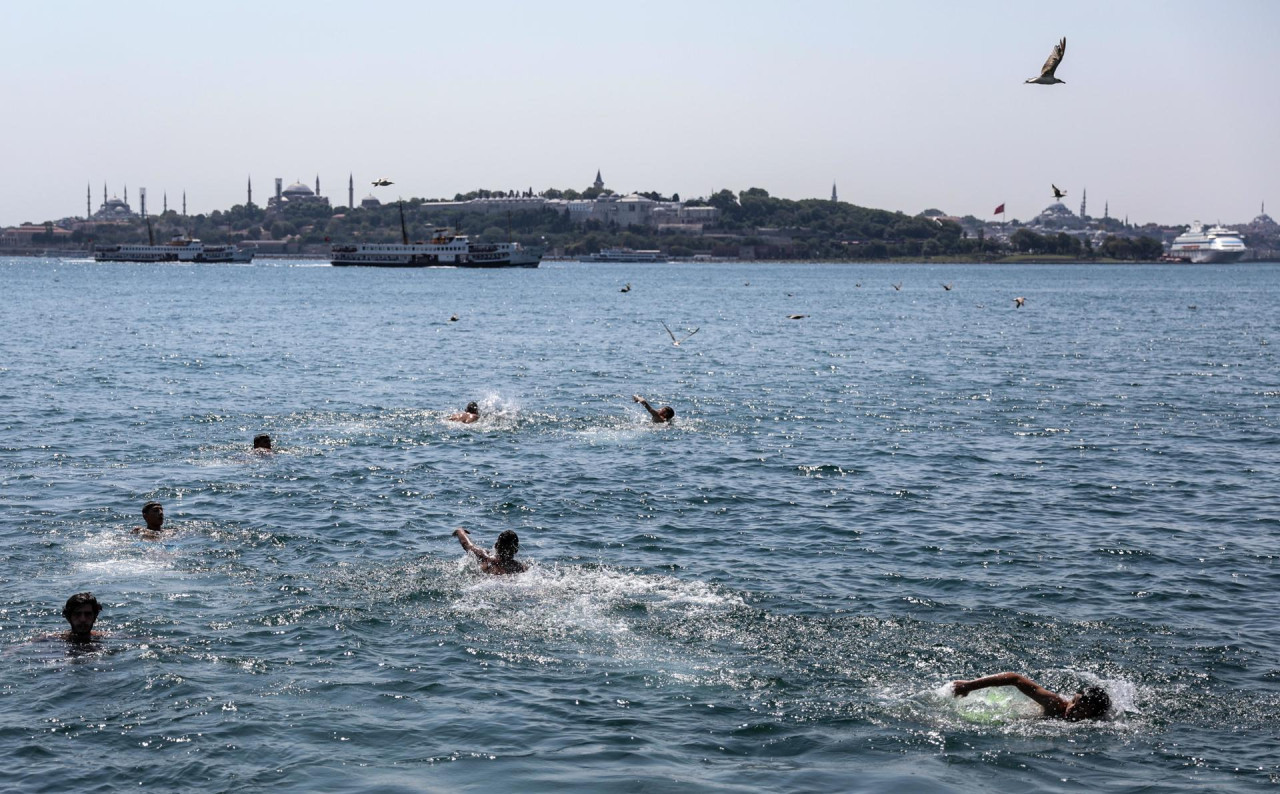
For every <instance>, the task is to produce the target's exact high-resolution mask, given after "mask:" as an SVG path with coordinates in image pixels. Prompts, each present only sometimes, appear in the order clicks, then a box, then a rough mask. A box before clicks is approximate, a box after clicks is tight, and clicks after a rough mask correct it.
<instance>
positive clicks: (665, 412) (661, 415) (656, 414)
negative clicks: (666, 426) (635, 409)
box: [631, 394, 676, 422]
mask: <svg viewBox="0 0 1280 794" xmlns="http://www.w3.org/2000/svg"><path fill="white" fill-rule="evenodd" d="M631 399H632V400H635V401H636V402H638V403H640V404H641V405H643V406H644V409H645V410H646V411H648V412H649V416H650V417H652V418H653V421H655V422H670V421H671V420H672V419H674V418H675V415H676V411H675V409H674V408H672V407H671V406H670V405H665V406H663V407H662V408H660V409H658V410H657V411H655V410H653V406H652V405H650V404H649V401H648V400H646V399H645V398H643V397H641V396H640V395H638V394H633V395H631Z"/></svg>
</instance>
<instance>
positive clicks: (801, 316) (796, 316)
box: [787, 314, 809, 320]
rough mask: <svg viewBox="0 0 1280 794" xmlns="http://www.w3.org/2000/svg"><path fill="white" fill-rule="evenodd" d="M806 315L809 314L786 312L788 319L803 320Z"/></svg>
mask: <svg viewBox="0 0 1280 794" xmlns="http://www.w3.org/2000/svg"><path fill="white" fill-rule="evenodd" d="M808 316H809V315H807V314H788V315H787V319H788V320H803V319H804V318H806V317H808Z"/></svg>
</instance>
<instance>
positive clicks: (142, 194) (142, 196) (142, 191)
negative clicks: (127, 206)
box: [138, 187, 147, 218]
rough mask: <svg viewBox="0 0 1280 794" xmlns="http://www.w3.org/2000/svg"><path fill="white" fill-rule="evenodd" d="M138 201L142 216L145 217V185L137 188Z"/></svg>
mask: <svg viewBox="0 0 1280 794" xmlns="http://www.w3.org/2000/svg"><path fill="white" fill-rule="evenodd" d="M138 201H139V202H140V205H141V212H142V217H144V218H145V217H147V189H146V188H145V187H140V188H138Z"/></svg>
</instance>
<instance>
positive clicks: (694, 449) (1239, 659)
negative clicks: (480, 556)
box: [0, 260, 1280, 792]
mask: <svg viewBox="0 0 1280 794" xmlns="http://www.w3.org/2000/svg"><path fill="white" fill-rule="evenodd" d="M1278 276H1280V270H1277V269H1276V268H1275V267H1274V266H1268V265H1236V266H1223V267H1211V266H1202V267H1152V266H1144V267H1128V268H1122V267H1043V266H1040V267H1035V266H1025V267H1023V266H1019V267H974V266H967V267H963V266H925V265H917V266H904V267H894V266H864V267H856V266H809V265H772V264H771V265H763V264H761V265H756V264H742V265H716V266H653V265H625V266H595V267H591V266H585V265H578V264H558V263H548V264H546V265H544V266H543V267H542V268H540V269H538V270H533V271H514V270H513V271H506V272H488V273H486V272H469V271H460V270H428V271H409V272H396V271H381V270H353V269H335V268H329V267H315V266H300V265H297V264H292V265H286V264H280V263H276V264H272V263H261V264H255V265H253V266H250V267H226V266H207V267H181V266H146V265H138V266H131V265H96V264H94V263H89V262H65V261H53V260H44V261H42V260H0V312H2V314H0V539H2V540H3V543H4V547H5V549H6V552H7V555H6V556H7V563H6V564H5V565H4V567H3V569H2V573H0V577H2V581H3V588H2V590H0V653H2V654H3V657H2V658H3V664H0V706H2V708H0V753H2V754H3V755H4V757H5V758H7V759H8V763H7V764H6V765H5V767H4V769H2V770H0V787H3V788H5V789H13V790H23V791H70V790H75V791H102V792H113V791H124V790H137V789H139V788H140V787H141V788H142V789H143V790H209V791H227V790H237V791H244V790H249V791H254V790H268V789H270V790H274V791H299V792H301V791H316V790H323V791H352V792H355V791H370V790H378V791H417V790H455V789H493V788H495V787H502V788H506V789H509V790H522V791H537V790H548V791H550V790H555V791H561V790H575V789H576V790H581V791H609V790H626V791H639V790H644V791H690V790H693V791H696V790H707V791H748V790H759V789H777V790H787V791H829V790H867V791H897V790H908V789H909V790H913V791H968V790H974V789H982V790H998V791H1026V790H1032V789H1034V790H1040V791H1051V790H1064V791H1078V790H1096V789H1104V788H1105V789H1107V790H1112V791H1127V790H1132V791H1138V790H1142V791H1151V790H1160V791H1178V790H1181V791H1202V790H1207V789H1213V790H1227V789H1239V790H1246V789H1252V788H1256V787H1260V786H1266V785H1268V784H1274V783H1276V782H1278V781H1280V748H1278V747H1277V743H1276V725H1277V718H1278V717H1280V659H1278V654H1277V643H1276V637H1277V634H1278V632H1280V617H1278V616H1277V613H1276V609H1275V603H1276V599H1277V595H1278V594H1280V566H1278V563H1277V559H1278V557H1280V546H1278V545H1277V539H1278V538H1280V434H1278V432H1277V430H1278V428H1277V423H1278V420H1277V412H1276V407H1277V403H1280V377H1277V373H1278V372H1280V366H1278V365H1277V360H1276V358H1277V357H1276V352H1277V351H1278V350H1280V319H1278V316H1277V314H1276V312H1275V306H1276V305H1277V299H1280V278H1278ZM628 282H629V283H631V284H632V287H633V288H632V290H631V291H630V292H628V293H625V294H624V293H621V292H619V289H620V288H621V287H622V285H623V284H624V283H628ZM896 282H902V284H903V286H902V290H901V291H900V292H899V291H895V290H894V289H893V288H892V286H891V285H892V284H893V283H896ZM942 282H954V284H955V288H954V289H953V290H951V291H944V290H943V289H942V288H941V286H940V284H941V283H942ZM1018 295H1021V296H1025V297H1026V298H1027V304H1026V307H1025V308H1023V309H1021V310H1017V309H1015V308H1014V307H1013V300H1012V299H1013V297H1014V296H1018ZM454 314H456V315H457V316H458V318H459V319H458V320H457V321H456V322H451V321H450V319H449V318H450V316H451V315H454ZM790 314H804V315H808V316H807V317H806V318H805V319H802V320H788V319H787V315H790ZM661 322H666V323H667V324H668V325H669V326H671V328H672V329H673V330H676V331H677V332H678V329H681V328H683V329H692V328H693V327H698V328H700V330H699V332H698V333H697V334H696V335H694V336H693V337H691V338H690V339H689V340H688V341H686V342H684V343H683V344H682V345H681V346H679V347H674V346H672V344H671V343H670V340H669V339H668V337H667V335H666V332H665V331H663V329H662V326H661V324H660V323H661ZM633 393H642V394H644V395H646V396H648V397H649V398H650V399H651V400H652V401H654V402H655V403H657V404H663V405H666V404H670V405H672V406H674V408H675V410H676V412H677V418H676V421H675V423H674V425H673V426H671V427H661V426H654V425H652V424H651V423H650V422H649V421H648V420H647V417H646V416H645V415H644V414H643V413H642V411H641V410H640V409H639V408H638V407H637V406H636V405H634V404H633V403H632V402H631V399H630V396H631V395H632V394H633ZM469 400H477V401H478V402H479V403H480V405H481V407H482V410H483V412H484V415H485V416H484V418H483V419H482V420H481V421H480V422H478V423H476V424H474V425H470V426H462V425H457V424H454V423H450V422H447V421H446V420H445V417H446V416H447V415H448V414H450V413H452V412H454V411H457V410H459V409H461V407H462V406H463V405H464V404H465V403H466V402H468V401H469ZM257 432H269V433H271V434H272V436H273V437H274V438H275V439H276V441H277V444H278V446H279V448H280V450H279V452H278V453H277V454H275V455H272V456H269V457H254V456H251V455H249V454H248V453H247V451H246V450H247V447H248V444H249V441H250V439H251V437H252V436H253V434H255V433H257ZM151 499H156V500H160V501H162V502H163V503H164V504H165V506H166V511H167V514H168V524H167V526H168V527H169V531H168V532H166V535H165V537H164V539H163V540H160V541H146V540H141V539H139V538H138V537H137V536H135V535H132V534H130V533H129V530H130V529H131V528H132V527H134V526H137V525H138V524H140V523H141V520H140V519H141V517H140V515H139V509H140V507H141V505H142V503H143V502H145V501H147V500H151ZM456 526H466V527H468V528H470V529H471V530H472V532H473V535H474V537H475V539H476V540H477V541H478V542H480V543H482V544H490V543H492V541H493V539H494V538H495V537H496V536H497V534H498V533H499V532H500V531H502V530H504V529H514V530H516V531H517V532H518V533H519V535H520V538H521V543H522V546H521V549H522V551H521V557H522V558H527V559H529V560H531V561H532V562H533V569H532V571H531V572H530V573H528V574H525V575H522V576H519V577H511V578H484V577H482V576H481V575H480V574H479V573H478V571H477V569H476V568H475V566H474V563H469V562H467V561H466V560H465V559H464V556H463V554H462V552H461V550H460V548H459V547H458V545H457V543H456V541H455V540H454V539H453V538H451V537H450V534H449V533H450V531H451V530H452V529H453V528H454V527H456ZM80 590H92V591H94V592H95V593H96V594H97V595H98V596H99V598H100V599H102V601H103V602H104V604H105V609H104V611H103V614H102V618H101V620H100V621H99V624H98V626H99V628H102V629H105V630H106V631H107V632H109V635H110V636H109V637H108V639H106V640H105V641H104V642H103V643H102V644H101V646H100V647H97V648H90V649H80V650H77V649H70V648H68V647H67V645H66V644H65V643H63V642H61V641H57V640H48V639H41V638H42V637H43V636H44V635H46V634H48V633H49V632H54V631H60V630H62V629H63V628H65V623H64V622H63V621H62V619H61V617H60V616H59V611H60V609H61V605H62V601H63V600H64V599H65V598H66V597H67V596H68V595H70V594H71V593H73V592H76V591H80ZM1002 670H1018V671H1023V672H1026V673H1027V674H1029V675H1031V676H1032V677H1034V678H1036V679H1038V680H1041V681H1042V682H1043V683H1045V684H1046V685H1048V686H1050V687H1051V688H1058V689H1060V690H1066V691H1074V689H1075V688H1076V687H1077V686H1079V685H1081V684H1088V683H1098V684H1101V685H1102V686H1104V687H1105V688H1106V689H1107V690H1108V691H1109V692H1110V693H1111V695H1112V697H1113V699H1114V700H1115V702H1116V704H1117V710H1118V712H1119V714H1118V717H1117V719H1115V720H1114V721H1112V722H1110V723H1108V724H1105V725H1101V726H1100V725H1091V724H1065V723H1059V722H1051V721H1046V720H1039V719H1032V718H1028V717H1026V716H1024V714H1025V703H1019V702H1018V700H1017V699H1016V698H1009V697H1005V695H1004V693H1003V692H999V691H996V690H989V691H988V692H987V693H985V696H983V697H979V696H978V695H974V696H971V697H970V698H968V699H966V700H963V701H959V700H956V699H953V698H950V697H948V696H946V695H945V694H944V693H943V690H942V687H943V685H944V684H945V683H946V682H947V681H949V680H950V679H953V678H958V677H974V676H978V675H982V674H985V673H993V672H999V671H1002Z"/></svg>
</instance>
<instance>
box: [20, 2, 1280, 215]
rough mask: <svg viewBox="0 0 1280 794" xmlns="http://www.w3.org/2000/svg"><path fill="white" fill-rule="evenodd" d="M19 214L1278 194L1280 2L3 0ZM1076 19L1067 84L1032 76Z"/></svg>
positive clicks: (1208, 198) (1179, 201) (956, 205)
mask: <svg viewBox="0 0 1280 794" xmlns="http://www.w3.org/2000/svg"><path fill="white" fill-rule="evenodd" d="M0 8H2V9H3V11H4V22H3V24H4V28H5V30H6V33H5V36H4V39H5V40H4V44H3V46H2V47H0V97H3V105H4V107H3V109H0V156H2V157H3V166H2V168H0V173H3V177H2V178H0V186H2V188H0V224H13V223H17V222H19V221H35V222H41V221H44V220H46V219H50V218H58V217H62V216H65V215H80V214H83V213H84V205H85V199H84V194H85V186H86V183H89V184H91V185H92V186H93V195H94V201H93V207H94V209H95V210H96V209H97V207H98V204H99V203H100V202H101V196H102V184H103V182H104V181H106V182H107V183H108V185H109V188H110V192H111V193H112V194H119V193H121V191H122V188H123V186H124V185H126V184H127V185H128V187H129V199H130V202H131V203H132V204H133V206H134V208H135V209H137V199H136V196H137V189H138V188H139V187H146V188H147V189H148V205H149V209H151V210H152V211H159V209H160V203H161V193H162V192H163V191H166V190H167V191H168V194H169V205H170V207H175V206H177V205H178V204H179V203H180V196H181V193H182V191H183V190H184V189H185V190H186V191H187V195H188V207H189V210H190V211H191V212H192V213H197V212H208V211H211V210H213V209H219V208H226V207H228V206H231V205H232V204H238V203H242V202H243V201H244V198H245V193H244V188H245V179H246V177H247V176H250V175H251V176H252V177H253V183H254V196H255V199H257V202H258V203H259V204H264V203H265V201H266V198H267V197H268V196H269V195H270V193H271V191H272V184H273V180H274V178H275V177H277V176H279V177H283V178H284V180H285V184H286V185H287V184H289V183H291V182H293V181H295V180H297V179H301V180H303V181H304V182H306V183H308V184H312V183H314V180H315V177H316V175H317V174H319V176H320V180H321V186H322V192H323V193H325V194H326V195H329V196H331V197H332V198H333V200H334V203H335V204H345V203H346V185H347V174H348V173H349V172H351V173H354V174H355V178H356V182H357V184H356V199H357V201H358V200H359V199H360V198H361V197H363V196H364V195H365V194H367V193H369V192H370V190H371V187H370V185H369V182H370V181H371V180H372V179H374V178H376V177H379V176H383V175H385V176H387V177H389V178H391V179H392V180H394V181H395V182H396V185H395V187H393V188H383V189H381V191H380V193H379V195H380V196H381V197H382V198H384V199H388V198H394V197H395V196H397V195H403V196H405V197H406V198H407V197H409V196H426V197H452V196H453V195H454V194H455V193H458V192H465V191H468V190H471V189H474V188H479V187H486V188H493V189H499V188H501V189H524V188H527V187H533V188H534V189H538V190H540V189H544V188H548V187H560V188H564V187H573V188H577V189H581V188H583V187H586V186H588V185H589V184H590V182H591V180H592V179H593V178H594V177H595V173H596V169H600V170H601V171H602V172H603V175H604V180H605V183H606V186H608V187H610V188H613V189H614V190H617V191H619V192H630V191H633V190H657V191H661V192H663V193H667V194H669V193H671V192H673V191H674V192H678V193H679V194H680V195H681V196H682V197H684V198H689V197H693V196H698V195H706V194H708V193H710V192H712V191H714V190H718V189H721V188H729V189H731V190H734V191H739V190H745V189H746V188H748V187H762V188H764V189H766V190H768V191H769V192H770V193H771V194H773V195H777V196H783V197H786V198H809V197H822V198H826V197H828V196H830V194H831V183H832V181H835V182H836V183H837V184H838V186H839V192H840V198H841V199H842V200H844V201H850V202H853V203H855V204H860V205H863V206H869V207H879V208H885V209H891V210H902V211H904V212H908V213H916V212H919V211H921V210H924V209H926V208H929V207H937V208H939V209H942V210H944V211H946V212H948V213H952V214H957V215H964V214H969V213H972V214H974V215H978V216H980V217H988V216H990V214H991V211H992V209H994V207H995V206H996V205H997V204H999V203H1001V202H1006V203H1007V205H1008V212H1009V217H1011V218H1012V217H1020V218H1024V219H1025V218H1028V217H1030V216H1032V215H1034V214H1035V213H1037V212H1039V210H1041V209H1042V208H1043V207H1045V206H1046V205H1048V204H1049V203H1050V202H1051V194H1050V188H1049V185H1050V183H1056V184H1057V185H1058V186H1059V187H1061V188H1063V189H1064V190H1066V191H1067V198H1066V203H1067V204H1068V206H1070V207H1071V208H1072V210H1077V209H1078V208H1079V201H1080V194H1081V190H1082V189H1084V188H1087V189H1088V198H1089V213H1090V214H1092V215H1101V214H1102V208H1103V202H1104V201H1109V202H1110V207H1111V214H1112V215H1113V216H1118V217H1124V216H1125V215H1127V216H1128V217H1129V219H1130V220H1131V221H1134V222H1145V221H1157V222H1162V223H1180V222H1188V221H1191V220H1194V219H1202V220H1205V221H1216V220H1221V221H1223V222H1226V223H1232V222H1240V221H1247V220H1248V219H1250V218H1252V217H1253V216H1254V215H1256V214H1257V213H1258V206H1259V203H1260V202H1261V201H1264V200H1267V199H1271V200H1272V201H1273V202H1275V210H1272V214H1277V213H1276V210H1280V156H1277V150H1276V146H1277V141H1278V140H1280V102H1278V101H1277V99H1276V97H1277V87H1276V80H1277V78H1278V77H1280V54H1278V53H1280V48H1278V47H1277V42H1276V36H1277V33H1280V2H1273V1H1272V0H1238V1H1236V2H1231V1H1230V0H1226V1H1224V2H1202V1H1201V2H1110V1H1107V2H1071V1H1070V0H1061V2H1056V3H1049V2H1037V3H1031V2H1022V1H1019V2H953V1H952V0H945V1H940V2H909V1H907V0H900V1H899V2H892V3H889V2H855V1H854V0H845V1H843V2H841V1H835V0H833V1H832V2H819V1H818V0H812V1H805V0H790V2H785V3H784V2H753V1H752V0H732V2H718V1H714V2H713V1H711V0H684V1H683V2H665V1H664V0H647V1H646V2H629V3H621V2H612V1H611V0H597V1H596V2H541V3H529V2H486V1H485V0H468V2H449V3H430V2H390V1H388V2H378V1H377V0H364V2H343V3H330V2H314V0H312V2H279V1H276V0H266V1H265V2H252V3H249V2H228V1H226V0H223V1H221V2H217V3H199V4H198V3H180V2H154V3H139V2H128V1H127V0H122V1H121V2H114V3H102V2H58V3H47V2H16V1H15V2H6V3H4V4H3V6H0ZM1062 36H1066V37H1067V45H1068V46H1067V56H1066V59H1065V61H1064V62H1063V64H1062V66H1061V67H1060V68H1059V70H1058V76H1059V77H1060V78H1062V79H1064V80H1066V84H1065V85H1055V86H1039V85H1024V84H1023V82H1022V81H1023V80H1025V79H1026V78H1028V77H1033V76H1035V75H1036V74H1038V73H1039V69H1040V65H1041V64H1042V63H1043V62H1044V60H1045V58H1046V57H1047V56H1048V54H1049V51H1050V49H1051V48H1052V46H1053V44H1054V42H1056V41H1057V40H1058V39H1059V38H1060V37H1062Z"/></svg>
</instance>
